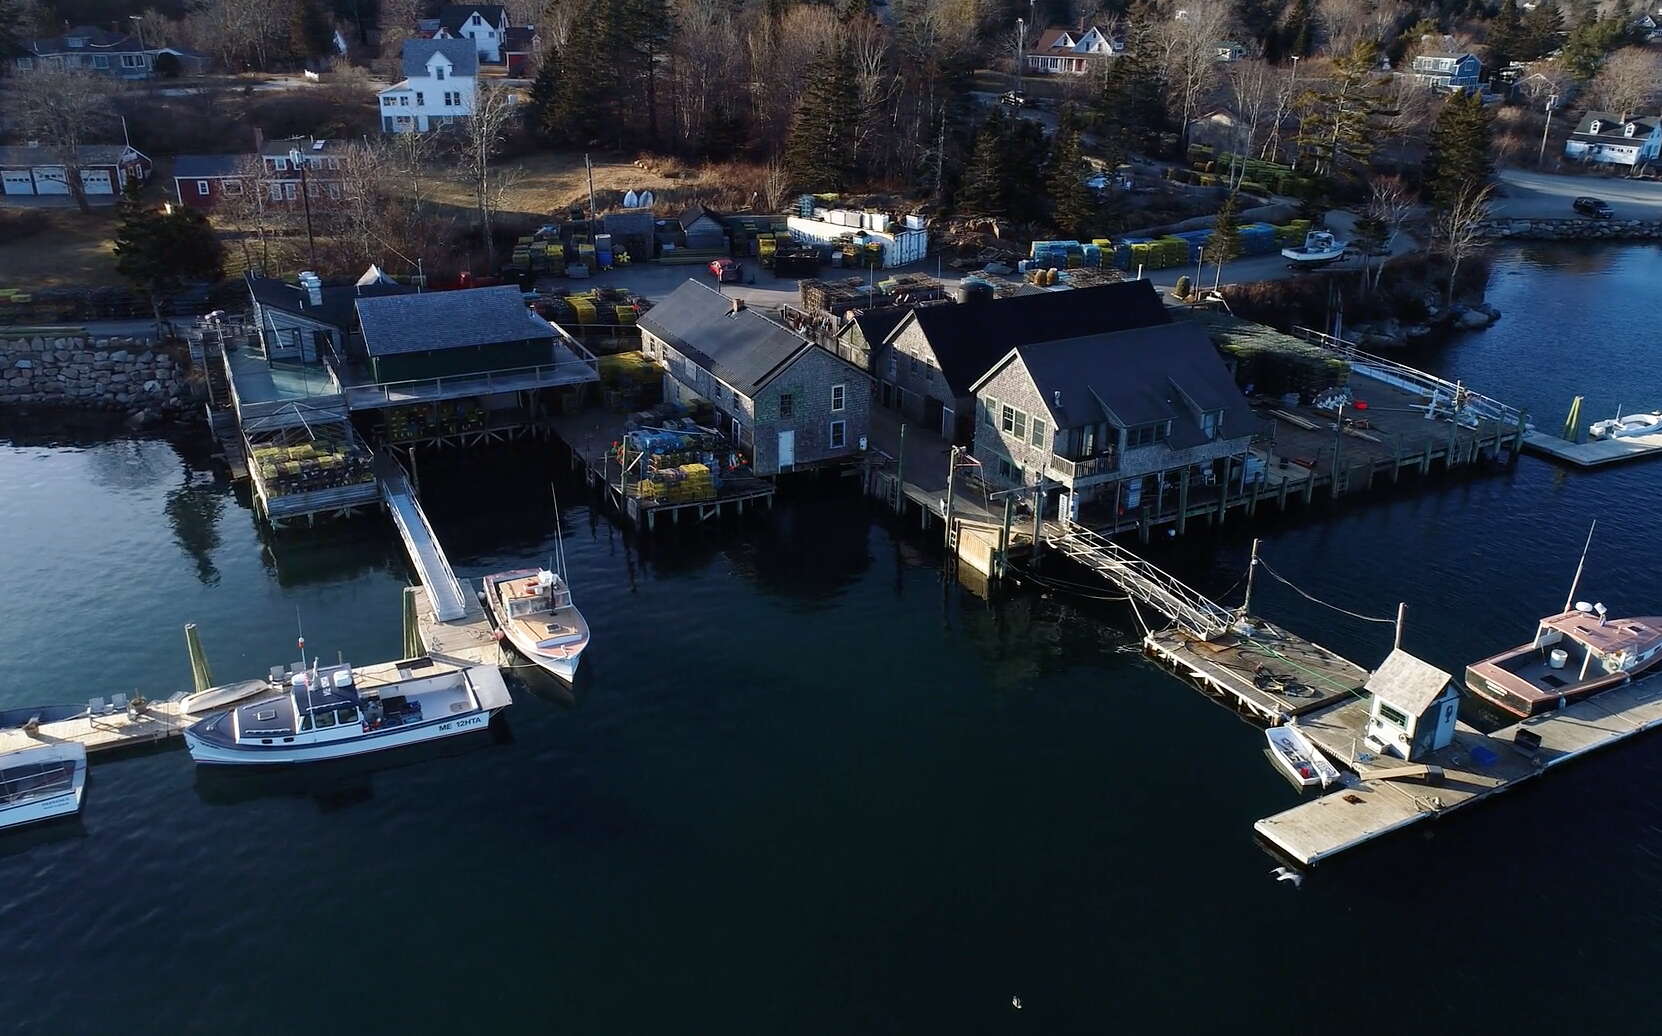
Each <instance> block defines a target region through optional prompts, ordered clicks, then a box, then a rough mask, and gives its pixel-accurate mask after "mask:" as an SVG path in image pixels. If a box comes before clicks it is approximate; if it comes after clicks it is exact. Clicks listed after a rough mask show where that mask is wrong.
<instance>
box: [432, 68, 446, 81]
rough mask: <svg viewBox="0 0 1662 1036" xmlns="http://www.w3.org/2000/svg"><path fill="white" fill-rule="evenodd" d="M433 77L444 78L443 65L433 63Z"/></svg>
mask: <svg viewBox="0 0 1662 1036" xmlns="http://www.w3.org/2000/svg"><path fill="white" fill-rule="evenodd" d="M433 78H434V79H443V78H444V66H443V65H434V66H433Z"/></svg>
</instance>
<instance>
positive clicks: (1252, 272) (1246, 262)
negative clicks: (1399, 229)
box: [1130, 209, 1420, 291]
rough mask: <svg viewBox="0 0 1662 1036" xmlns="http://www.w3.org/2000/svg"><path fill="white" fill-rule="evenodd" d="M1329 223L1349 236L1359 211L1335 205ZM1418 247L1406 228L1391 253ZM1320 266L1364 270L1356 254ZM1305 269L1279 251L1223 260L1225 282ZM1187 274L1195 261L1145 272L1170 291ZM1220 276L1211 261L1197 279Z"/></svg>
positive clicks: (1283, 275)
mask: <svg viewBox="0 0 1662 1036" xmlns="http://www.w3.org/2000/svg"><path fill="white" fill-rule="evenodd" d="M1327 226H1328V229H1329V230H1331V231H1333V232H1334V233H1335V234H1336V235H1338V237H1339V238H1340V240H1346V239H1348V238H1350V237H1351V236H1352V235H1353V234H1354V233H1355V229H1356V215H1355V214H1354V213H1351V212H1346V211H1345V210H1343V209H1334V210H1333V211H1331V212H1329V213H1328V214H1327ZM1419 248H1420V244H1419V242H1418V241H1417V240H1416V239H1415V238H1414V236H1413V235H1412V234H1409V233H1406V232H1403V233H1399V234H1398V235H1397V238H1396V240H1395V241H1393V242H1391V254H1392V255H1393V256H1397V255H1405V254H1407V253H1409V252H1413V251H1416V250H1417V249H1419ZM1321 269H1323V270H1328V271H1340V272H1342V271H1345V270H1350V271H1352V272H1356V273H1360V272H1361V270H1362V260H1361V259H1360V258H1355V257H1353V258H1349V259H1344V260H1341V261H1339V262H1336V263H1332V264H1330V265H1328V266H1323V267H1321ZM1304 272H1305V271H1303V270H1290V269H1288V268H1287V260H1286V259H1284V258H1282V257H1281V255H1280V253H1279V252H1277V253H1276V254H1273V255H1255V256H1251V257H1249V258H1243V259H1236V260H1233V261H1231V262H1227V263H1224V264H1223V283H1225V284H1247V283H1252V282H1255V281H1279V280H1283V279H1285V278H1287V277H1297V276H1300V275H1301V274H1303V273H1304ZM1130 275H1131V276H1133V277H1135V276H1136V275H1137V271H1135V270H1132V271H1130ZM1185 275H1187V276H1188V278H1189V279H1190V280H1191V281H1194V280H1196V279H1197V278H1196V276H1195V267H1194V264H1193V263H1188V264H1185V265H1183V266H1174V267H1172V268H1170V269H1166V270H1150V271H1147V272H1145V273H1144V274H1143V278H1144V279H1145V280H1149V281H1153V282H1154V286H1155V287H1157V288H1159V289H1160V290H1161V291H1169V290H1171V289H1172V288H1173V287H1175V286H1176V284H1177V278H1179V277H1182V276H1185ZM1217 276H1218V271H1217V267H1215V266H1214V265H1212V264H1211V263H1206V264H1204V265H1203V267H1202V269H1201V273H1200V277H1199V278H1198V283H1200V284H1202V285H1205V286H1207V287H1211V285H1212V283H1213V279H1214V278H1216V277H1217Z"/></svg>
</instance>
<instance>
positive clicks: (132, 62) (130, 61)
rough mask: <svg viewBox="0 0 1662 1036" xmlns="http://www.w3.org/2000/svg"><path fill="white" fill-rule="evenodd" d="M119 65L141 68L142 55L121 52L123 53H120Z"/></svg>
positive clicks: (142, 64)
mask: <svg viewBox="0 0 1662 1036" xmlns="http://www.w3.org/2000/svg"><path fill="white" fill-rule="evenodd" d="M121 67H122V68H143V67H144V55H143V54H123V55H121Z"/></svg>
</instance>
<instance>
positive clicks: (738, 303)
mask: <svg viewBox="0 0 1662 1036" xmlns="http://www.w3.org/2000/svg"><path fill="white" fill-rule="evenodd" d="M732 303H733V308H732V309H730V310H728V311H727V315H728V316H730V317H736V316H738V315H739V310H741V309H743V308H744V299H740V298H735V299H733V300H732Z"/></svg>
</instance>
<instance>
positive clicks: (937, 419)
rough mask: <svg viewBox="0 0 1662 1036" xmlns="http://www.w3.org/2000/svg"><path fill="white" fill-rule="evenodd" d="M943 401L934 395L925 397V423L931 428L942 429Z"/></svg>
mask: <svg viewBox="0 0 1662 1036" xmlns="http://www.w3.org/2000/svg"><path fill="white" fill-rule="evenodd" d="M941 410H942V407H941V401H940V400H938V399H936V398H935V397H934V396H924V397H923V423H924V424H925V425H928V426H929V427H930V428H933V429H935V430H936V431H940V429H941Z"/></svg>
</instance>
